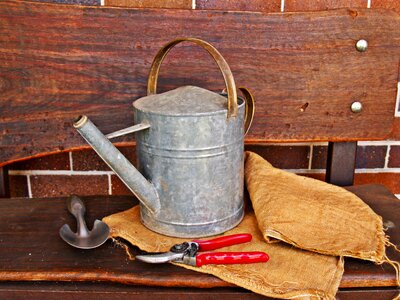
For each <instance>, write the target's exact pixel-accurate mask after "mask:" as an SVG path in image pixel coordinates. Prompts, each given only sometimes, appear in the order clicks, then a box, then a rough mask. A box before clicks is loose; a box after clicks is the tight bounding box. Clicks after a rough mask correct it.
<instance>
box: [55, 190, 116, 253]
mask: <svg viewBox="0 0 400 300" xmlns="http://www.w3.org/2000/svg"><path fill="white" fill-rule="evenodd" d="M67 208H68V211H69V212H70V213H71V214H72V215H73V216H74V217H75V218H76V221H77V232H73V231H72V230H71V228H70V227H69V225H68V224H64V225H63V226H62V227H61V228H60V237H61V238H62V239H63V240H64V241H65V242H67V243H68V244H70V245H71V246H73V247H76V248H80V249H92V248H96V247H99V246H101V245H102V244H104V243H105V241H106V240H107V239H108V236H109V233H110V229H109V227H108V226H107V224H106V223H104V222H102V221H99V220H95V221H94V225H93V228H92V230H90V231H89V229H88V228H87V226H86V222H85V219H84V215H85V212H86V208H85V205H84V203H83V202H82V200H81V199H80V198H79V197H77V196H72V197H71V198H69V199H68V200H67Z"/></svg>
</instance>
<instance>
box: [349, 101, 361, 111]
mask: <svg viewBox="0 0 400 300" xmlns="http://www.w3.org/2000/svg"><path fill="white" fill-rule="evenodd" d="M351 111H352V112H353V113H359V112H361V111H362V104H361V102H358V101H356V102H353V103H352V104H351Z"/></svg>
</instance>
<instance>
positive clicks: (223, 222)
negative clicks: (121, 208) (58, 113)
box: [74, 38, 253, 237]
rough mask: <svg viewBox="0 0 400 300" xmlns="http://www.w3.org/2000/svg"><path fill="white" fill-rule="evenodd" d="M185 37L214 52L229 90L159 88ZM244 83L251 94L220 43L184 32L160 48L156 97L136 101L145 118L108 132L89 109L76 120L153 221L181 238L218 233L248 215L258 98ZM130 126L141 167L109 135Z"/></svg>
mask: <svg viewBox="0 0 400 300" xmlns="http://www.w3.org/2000/svg"><path fill="white" fill-rule="evenodd" d="M183 41H190V42H193V43H195V44H197V45H200V46H202V47H203V48H205V49H206V50H207V51H208V52H209V53H210V54H211V56H212V57H213V58H214V60H215V61H216V63H217V64H218V66H219V68H220V69H221V72H222V74H223V77H224V80H225V84H226V91H227V95H226V96H224V95H221V94H217V93H214V92H211V91H209V90H206V89H202V88H199V87H194V86H184V87H180V88H177V89H175V90H172V91H168V92H165V93H162V94H156V86H157V78H158V73H159V69H160V66H161V63H162V61H163V59H164V57H165V56H166V55H167V53H168V52H169V50H171V48H172V47H174V46H175V45H176V44H178V43H180V42H183ZM241 90H242V93H243V95H244V96H245V98H246V101H244V100H243V99H241V98H238V97H237V91H236V86H235V82H234V80H233V76H232V73H231V71H230V69H229V66H228V64H227V63H226V61H225V60H224V58H223V57H222V56H221V54H220V53H219V52H218V51H217V50H216V49H215V48H214V47H213V46H212V45H210V44H209V43H207V42H205V41H202V40H199V39H194V38H181V39H177V40H174V41H172V42H170V43H168V44H167V45H165V46H164V47H163V48H162V49H161V50H160V51H159V52H158V53H157V55H156V57H155V59H154V61H153V64H152V66H151V71H150V76H149V80H148V89H147V93H148V96H146V97H143V98H140V99H138V100H136V101H134V103H133V107H134V113H135V124H137V125H134V126H132V127H129V128H126V129H123V130H120V131H117V132H114V133H111V134H109V135H107V136H104V135H103V134H102V133H101V132H100V131H99V130H98V129H97V127H96V126H95V125H93V123H92V122H91V121H90V120H89V119H88V118H87V117H86V116H81V117H79V118H78V119H77V120H76V121H75V123H74V127H75V128H76V129H77V130H78V131H79V133H80V134H81V135H82V136H83V137H84V138H85V140H86V141H87V142H88V143H89V144H90V145H91V146H92V147H93V148H94V150H95V151H96V152H97V154H98V155H99V156H100V157H101V158H102V159H103V160H104V161H105V162H106V163H107V164H108V165H109V166H110V168H111V169H112V170H113V171H114V172H115V173H116V174H117V175H118V177H119V178H120V179H121V180H122V181H123V182H124V183H125V185H126V186H127V187H128V188H129V189H130V190H131V191H132V192H133V193H134V194H135V195H136V196H137V198H138V199H139V200H140V205H141V208H140V211H141V220H142V223H143V224H144V225H145V226H146V227H148V228H149V229H151V230H153V231H155V232H158V233H161V234H165V235H169V236H176V237H200V236H210V235H215V234H219V233H222V232H224V231H227V230H229V229H231V228H233V227H234V226H236V225H237V224H238V223H239V222H240V221H241V219H242V217H243V168H244V161H243V150H244V149H243V148H244V147H243V145H244V143H243V140H244V135H245V131H246V130H247V129H248V127H249V126H250V123H251V120H252V116H253V99H252V97H251V95H250V93H249V92H248V91H247V90H246V89H241ZM246 112H247V113H246ZM245 123H246V124H245ZM130 132H136V147H137V157H138V164H139V170H140V172H139V171H138V170H136V169H135V167H133V166H132V164H131V163H130V162H129V161H128V160H127V159H126V158H125V157H124V156H123V155H122V154H121V152H119V151H118V149H116V148H115V147H114V146H113V144H112V143H111V142H110V141H109V138H112V137H116V136H120V135H123V134H126V133H130Z"/></svg>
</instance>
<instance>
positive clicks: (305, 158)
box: [245, 145, 310, 169]
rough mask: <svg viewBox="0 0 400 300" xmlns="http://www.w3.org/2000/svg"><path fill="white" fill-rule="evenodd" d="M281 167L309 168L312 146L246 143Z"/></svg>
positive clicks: (247, 146)
mask: <svg viewBox="0 0 400 300" xmlns="http://www.w3.org/2000/svg"><path fill="white" fill-rule="evenodd" d="M245 149H246V150H247V151H252V152H255V153H257V154H258V155H260V156H262V157H263V158H264V159H266V160H267V161H269V162H270V163H271V164H272V165H273V166H274V167H276V168H280V169H308V162H309V155H310V146H279V145H277V146H275V145H274V146H268V145H245Z"/></svg>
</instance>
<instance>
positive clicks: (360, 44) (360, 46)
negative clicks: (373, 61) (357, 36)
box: [356, 40, 368, 52]
mask: <svg viewBox="0 0 400 300" xmlns="http://www.w3.org/2000/svg"><path fill="white" fill-rule="evenodd" d="M356 49H357V51H359V52H365V51H367V49H368V42H367V41H366V40H358V41H357V43H356Z"/></svg>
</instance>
